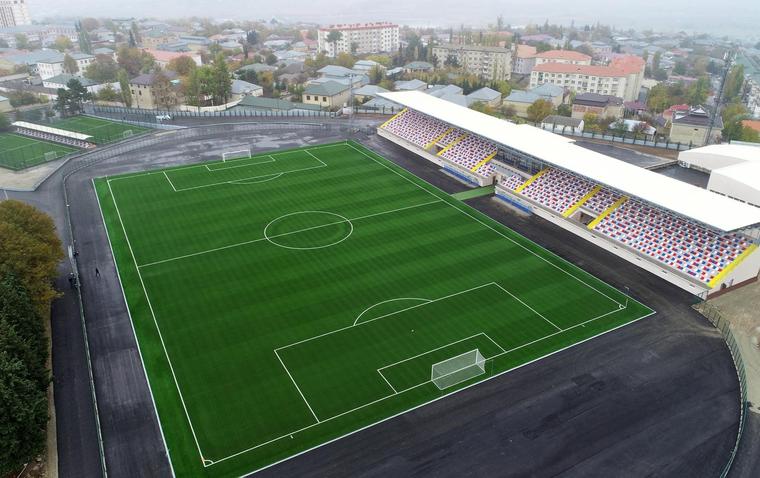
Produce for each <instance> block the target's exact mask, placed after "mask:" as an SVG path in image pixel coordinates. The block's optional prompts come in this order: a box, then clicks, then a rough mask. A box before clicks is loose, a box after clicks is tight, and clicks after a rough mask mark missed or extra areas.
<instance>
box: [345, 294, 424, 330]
mask: <svg viewBox="0 0 760 478" xmlns="http://www.w3.org/2000/svg"><path fill="white" fill-rule="evenodd" d="M396 300H419V301H420V302H425V303H429V302H432V301H431V300H430V299H423V298H421V297H398V298H395V299H388V300H383V301H381V302H378V303H377V304H372V305H370V306H369V307H367V308H366V309H364V310H363V311H362V313H361V314H359V315H357V316H356V320H354V325H356V324H357V323H359V319H361V318H362V316H363V315H364V314H366V313H367V312H369V311H370V310H371V309H373V308H374V307H377V306H378V305H383V304H387V303H388V302H393V301H396Z"/></svg>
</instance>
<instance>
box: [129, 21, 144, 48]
mask: <svg viewBox="0 0 760 478" xmlns="http://www.w3.org/2000/svg"><path fill="white" fill-rule="evenodd" d="M129 33H130V35H131V37H132V39H133V40H134V41H135V43H136V44H140V43H141V42H142V38H141V37H140V29H139V28H138V26H137V23H135V22H132V25H130V27H129Z"/></svg>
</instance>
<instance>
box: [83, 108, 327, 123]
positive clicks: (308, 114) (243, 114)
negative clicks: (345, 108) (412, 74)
mask: <svg viewBox="0 0 760 478" xmlns="http://www.w3.org/2000/svg"><path fill="white" fill-rule="evenodd" d="M85 111H87V112H88V113H91V114H95V115H105V116H107V117H109V118H114V119H121V120H122V121H125V122H130V121H133V122H139V123H160V122H161V121H162V120H161V119H159V118H161V117H163V116H170V117H171V118H172V119H178V118H262V119H269V118H289V119H297V118H335V117H337V116H339V113H334V112H331V111H321V110H314V111H311V110H301V109H293V110H288V111H285V110H272V111H262V110H255V109H248V108H246V107H243V106H237V107H234V108H231V109H228V110H224V111H180V110H158V109H155V110H154V109H143V108H125V107H122V106H100V105H90V104H88V105H86V106H85Z"/></svg>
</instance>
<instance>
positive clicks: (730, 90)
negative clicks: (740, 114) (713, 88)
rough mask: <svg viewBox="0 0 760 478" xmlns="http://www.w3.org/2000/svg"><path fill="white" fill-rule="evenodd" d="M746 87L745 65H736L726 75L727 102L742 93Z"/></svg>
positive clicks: (725, 91) (725, 96) (725, 93)
mask: <svg viewBox="0 0 760 478" xmlns="http://www.w3.org/2000/svg"><path fill="white" fill-rule="evenodd" d="M743 87H744V65H734V66H733V67H732V68H731V71H729V72H728V76H726V86H725V90H724V98H725V102H726V103H730V102H731V101H733V100H734V99H736V98H737V97H739V96H740V95H741V94H742V88H743Z"/></svg>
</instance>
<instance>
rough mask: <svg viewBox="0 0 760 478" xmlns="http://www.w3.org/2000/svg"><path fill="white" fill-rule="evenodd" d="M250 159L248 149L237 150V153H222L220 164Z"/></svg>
mask: <svg viewBox="0 0 760 478" xmlns="http://www.w3.org/2000/svg"><path fill="white" fill-rule="evenodd" d="M250 157H251V150H250V149H239V150H237V151H225V152H223V153H222V162H227V161H231V160H233V159H248V158H250Z"/></svg>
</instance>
